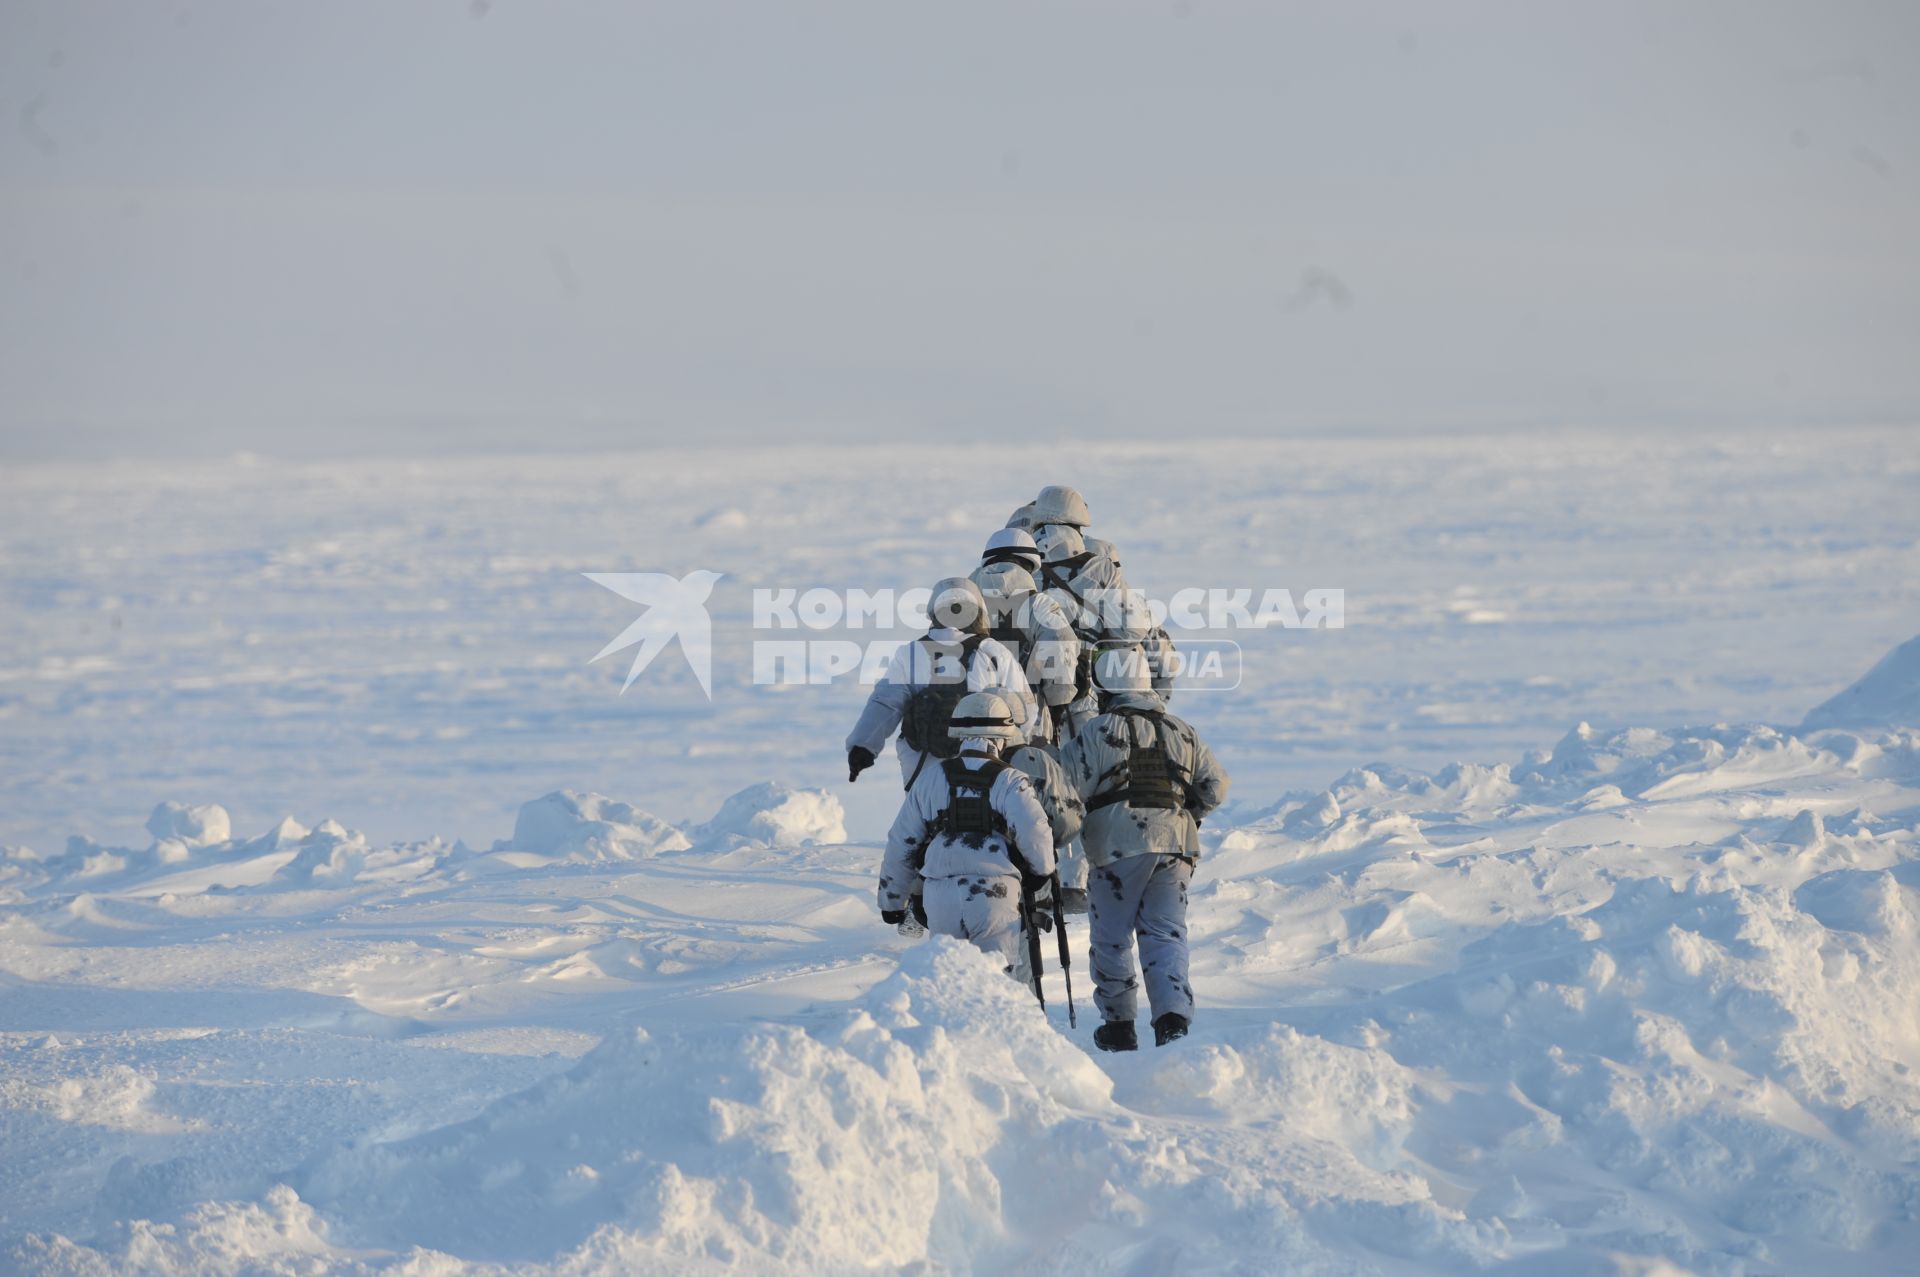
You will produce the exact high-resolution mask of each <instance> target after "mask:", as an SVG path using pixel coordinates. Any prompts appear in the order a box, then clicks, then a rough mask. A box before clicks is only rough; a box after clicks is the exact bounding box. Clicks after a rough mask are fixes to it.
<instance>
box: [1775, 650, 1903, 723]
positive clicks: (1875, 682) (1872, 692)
mask: <svg viewBox="0 0 1920 1277" xmlns="http://www.w3.org/2000/svg"><path fill="white" fill-rule="evenodd" d="M1902 723H1920V636H1917V637H1914V638H1910V639H1908V640H1907V641H1906V642H1904V643H1902V644H1901V645H1900V646H1899V647H1896V648H1894V649H1893V650H1892V651H1891V652H1888V653H1887V654H1886V656H1885V657H1883V658H1882V659H1881V661H1880V663H1879V664H1877V665H1875V666H1874V667H1873V668H1872V669H1870V670H1868V671H1867V672H1866V674H1865V675H1864V676H1863V677H1862V678H1861V679H1860V681H1859V682H1857V683H1855V684H1853V685H1852V686H1851V687H1849V688H1847V690H1846V691H1844V692H1841V693H1840V694H1839V695H1838V696H1835V697H1834V698H1833V699H1832V700H1830V701H1826V702H1823V703H1822V704H1820V705H1819V706H1817V707H1815V708H1814V710H1813V711H1812V712H1811V713H1809V714H1808V715H1807V717H1806V719H1805V720H1804V721H1803V722H1802V723H1801V724H1800V725H1801V727H1803V728H1805V729H1807V730H1809V731H1815V730H1818V729H1820V728H1822V727H1893V726H1898V725H1900V724H1902Z"/></svg>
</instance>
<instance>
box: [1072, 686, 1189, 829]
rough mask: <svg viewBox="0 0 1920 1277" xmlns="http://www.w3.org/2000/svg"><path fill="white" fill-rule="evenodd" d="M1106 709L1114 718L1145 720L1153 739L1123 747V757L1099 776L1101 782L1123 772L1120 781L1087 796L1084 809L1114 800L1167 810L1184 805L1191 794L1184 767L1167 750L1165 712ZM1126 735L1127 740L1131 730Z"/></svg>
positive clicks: (1107, 805) (1099, 806)
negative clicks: (1148, 724) (1103, 774)
mask: <svg viewBox="0 0 1920 1277" xmlns="http://www.w3.org/2000/svg"><path fill="white" fill-rule="evenodd" d="M1107 712H1108V713H1109V714H1112V715H1115V716H1118V717H1125V718H1144V719H1146V720H1147V721H1148V722H1150V723H1152V724H1153V726H1154V731H1153V740H1152V743H1151V744H1146V745H1142V744H1138V743H1132V744H1129V745H1128V746H1127V757H1126V760H1125V761H1124V762H1121V763H1116V764H1114V766H1113V767H1112V768H1110V769H1109V770H1108V772H1107V774H1106V775H1105V776H1102V777H1101V778H1100V779H1101V781H1102V782H1103V783H1104V782H1106V781H1110V780H1112V779H1113V778H1114V777H1115V776H1116V775H1120V774H1121V773H1124V775H1120V783H1119V784H1118V785H1116V786H1115V787H1113V788H1111V789H1108V790H1105V791H1104V792H1102V793H1099V794H1096V795H1095V796H1094V797H1092V798H1090V799H1088V800H1087V811H1088V812H1095V811H1098V810H1100V809H1101V808H1102V807H1111V806H1113V805H1114V804H1116V803H1125V804H1126V805H1127V806H1128V807H1131V808H1134V809H1136V810H1155V809H1157V810H1161V811H1171V810H1176V809H1178V808H1182V807H1185V806H1186V805H1187V803H1188V801H1189V800H1190V799H1191V797H1192V794H1193V786H1192V783H1191V780H1190V779H1189V777H1188V776H1187V773H1186V771H1185V769H1184V768H1182V767H1181V766H1180V765H1179V764H1178V763H1176V762H1174V761H1173V758H1172V756H1171V755H1169V754H1168V753H1167V747H1166V744H1165V740H1166V735H1165V734H1166V731H1167V722H1166V715H1164V714H1162V713H1159V712H1158V711H1155V710H1144V709H1133V708H1122V709H1114V710H1108V711H1107ZM1128 735H1129V739H1131V735H1132V733H1131V730H1129V733H1128Z"/></svg>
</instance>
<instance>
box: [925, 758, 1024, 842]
mask: <svg viewBox="0 0 1920 1277" xmlns="http://www.w3.org/2000/svg"><path fill="white" fill-rule="evenodd" d="M940 766H941V769H942V770H944V771H945V772H946V774H947V792H948V795H949V796H948V799H947V805H946V808H945V809H944V810H943V811H941V813H940V815H939V816H938V817H937V818H936V820H935V822H934V823H935V826H936V827H937V828H938V829H939V830H940V832H941V833H943V834H945V835H947V836H948V837H949V838H960V839H967V838H981V839H985V838H988V837H991V836H992V835H994V834H998V835H1000V837H1001V838H1003V839H1005V840H1006V843H1007V846H1008V847H1012V846H1013V833H1012V831H1011V830H1010V829H1008V828H1007V818H1006V817H1005V816H1002V815H1001V814H1000V813H999V812H998V811H995V810H994V807H993V803H992V802H991V801H990V800H989V795H991V794H992V792H993V782H994V781H996V780H998V779H999V778H1000V773H1001V772H1003V771H1005V770H1007V765H1006V764H1005V763H1003V762H1001V761H1000V760H999V759H996V758H989V759H987V760H985V761H984V762H982V763H981V764H980V766H979V767H978V768H977V769H976V768H972V767H969V766H967V763H966V760H965V759H962V758H948V759H945V760H943V761H942V762H941V764H940Z"/></svg>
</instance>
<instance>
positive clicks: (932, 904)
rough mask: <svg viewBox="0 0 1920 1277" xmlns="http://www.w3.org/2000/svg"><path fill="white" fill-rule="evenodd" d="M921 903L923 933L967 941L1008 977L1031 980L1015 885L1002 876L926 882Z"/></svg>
mask: <svg viewBox="0 0 1920 1277" xmlns="http://www.w3.org/2000/svg"><path fill="white" fill-rule="evenodd" d="M920 902H921V904H922V905H924V906H925V907H926V910H927V930H929V931H931V932H933V933H934V934H935V935H942V936H953V937H955V938H957V939H961V940H971V941H972V942H973V944H974V945H975V947H977V948H979V949H980V950H981V951H982V952H984V953H989V954H999V955H1000V956H1001V957H1002V958H1003V959H1004V960H1005V962H1006V964H1007V974H1009V975H1011V976H1012V977H1013V978H1014V979H1016V980H1018V981H1020V982H1021V983H1022V984H1026V983H1028V982H1029V980H1030V979H1031V978H1032V977H1031V975H1030V972H1031V970H1032V968H1031V967H1030V965H1029V964H1028V962H1027V944H1026V937H1025V936H1024V935H1023V934H1022V932H1021V930H1020V880H1019V879H1018V878H1013V877H1007V876H1004V875H996V876H991V877H988V876H982V875H971V874H970V875H963V876H961V877H957V878H928V879H926V880H925V886H924V888H923V890H922V893H921V897H920Z"/></svg>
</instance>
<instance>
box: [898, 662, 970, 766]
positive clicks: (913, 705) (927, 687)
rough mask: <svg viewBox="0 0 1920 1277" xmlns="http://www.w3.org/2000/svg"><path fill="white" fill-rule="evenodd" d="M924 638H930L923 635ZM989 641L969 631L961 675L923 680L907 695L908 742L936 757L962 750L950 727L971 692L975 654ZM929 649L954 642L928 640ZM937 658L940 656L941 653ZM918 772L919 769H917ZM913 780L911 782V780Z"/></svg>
mask: <svg viewBox="0 0 1920 1277" xmlns="http://www.w3.org/2000/svg"><path fill="white" fill-rule="evenodd" d="M920 641H921V642H928V640H925V639H922V640H920ZM985 641H986V635H984V634H969V635H967V637H966V638H964V639H962V640H960V645H959V646H960V676H959V677H958V678H956V679H951V680H942V681H940V682H933V683H922V684H921V685H920V686H918V687H916V688H914V689H913V693H912V695H910V696H908V697H907V708H906V712H905V713H903V714H902V715H901V716H900V735H901V736H903V737H905V738H906V742H907V744H909V745H911V746H913V747H914V748H915V749H917V750H919V751H920V752H921V753H922V754H931V755H933V756H934V757H935V758H952V757H953V756H954V755H955V754H958V753H959V752H960V742H959V741H957V740H955V739H954V738H953V737H951V736H949V735H947V728H948V727H949V726H950V725H951V724H952V723H953V710H954V707H955V706H956V705H958V704H959V703H960V701H961V698H962V697H964V696H966V694H967V684H968V682H969V674H970V673H971V671H972V669H973V654H974V652H975V651H977V650H978V649H979V647H980V644H981V643H983V642H985ZM928 646H929V651H933V650H934V649H937V648H941V647H946V648H949V649H951V645H950V644H935V643H928ZM934 659H936V660H937V657H935V658H934ZM914 774H915V775H918V774H919V773H918V772H917V771H916V772H915V773H914ZM909 784H911V782H909Z"/></svg>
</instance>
